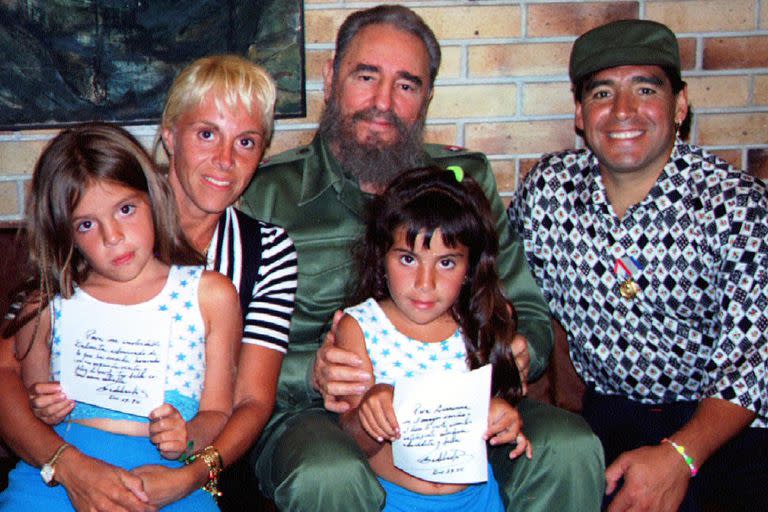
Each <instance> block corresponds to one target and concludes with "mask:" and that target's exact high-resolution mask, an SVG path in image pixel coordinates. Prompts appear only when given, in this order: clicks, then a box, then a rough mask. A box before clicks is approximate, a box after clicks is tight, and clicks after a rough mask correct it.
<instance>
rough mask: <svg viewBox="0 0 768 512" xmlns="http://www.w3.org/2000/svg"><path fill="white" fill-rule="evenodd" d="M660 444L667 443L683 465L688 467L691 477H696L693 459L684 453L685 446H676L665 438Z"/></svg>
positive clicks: (696, 470) (696, 471)
mask: <svg viewBox="0 0 768 512" xmlns="http://www.w3.org/2000/svg"><path fill="white" fill-rule="evenodd" d="M661 442H662V443H669V444H670V445H671V446H672V448H674V449H675V451H676V452H677V453H679V454H680V456H681V457H682V458H683V460H684V461H685V463H686V464H687V465H688V469H690V470H691V477H694V476H696V473H698V472H699V470H698V469H697V468H696V466H694V465H693V457H691V456H690V455H688V454H687V453H685V446H683V445H681V444H677V443H676V442H674V441H672V440H671V439H667V438H666V437H665V438H664V439H662V440H661Z"/></svg>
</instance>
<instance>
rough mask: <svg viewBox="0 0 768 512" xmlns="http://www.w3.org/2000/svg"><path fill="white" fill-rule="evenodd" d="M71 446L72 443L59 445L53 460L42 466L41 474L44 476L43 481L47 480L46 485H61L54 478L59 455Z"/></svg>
mask: <svg viewBox="0 0 768 512" xmlns="http://www.w3.org/2000/svg"><path fill="white" fill-rule="evenodd" d="M71 447H72V445H71V444H69V443H64V444H62V445H61V446H59V449H58V450H56V453H54V454H53V457H51V460H49V461H48V462H46V463H45V464H43V467H41V468H40V476H41V477H42V478H43V482H45V485H47V486H48V487H56V486H57V485H59V482H57V481H56V480H54V479H53V477H54V476H55V475H56V461H58V460H59V457H61V454H62V453H64V450H66V449H67V448H71Z"/></svg>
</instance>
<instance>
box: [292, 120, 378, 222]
mask: <svg viewBox="0 0 768 512" xmlns="http://www.w3.org/2000/svg"><path fill="white" fill-rule="evenodd" d="M312 150H314V152H315V154H316V155H317V158H308V159H306V161H305V166H304V175H303V178H302V183H301V200H300V203H299V206H302V205H304V204H306V203H309V202H311V201H314V200H315V199H317V198H318V197H319V196H320V195H321V194H323V193H325V192H326V191H327V190H328V189H329V188H333V190H334V192H335V195H336V197H337V198H338V200H339V201H340V202H341V203H342V204H344V205H345V206H346V207H347V208H349V209H350V210H351V211H352V212H353V213H355V214H356V215H357V216H358V217H361V218H363V217H364V215H365V205H366V203H367V202H368V200H369V199H370V195H369V194H365V193H363V192H362V191H361V190H360V185H359V184H358V182H357V180H356V179H355V178H352V177H351V176H349V174H347V173H346V172H345V171H344V169H343V168H342V166H341V164H340V163H339V161H338V160H336V157H335V156H333V152H332V151H331V148H330V145H329V143H328V141H326V140H324V139H323V138H322V137H320V135H319V134H316V135H315V138H314V139H313V140H312Z"/></svg>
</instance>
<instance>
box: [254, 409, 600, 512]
mask: <svg viewBox="0 0 768 512" xmlns="http://www.w3.org/2000/svg"><path fill="white" fill-rule="evenodd" d="M519 409H520V413H521V415H522V417H523V421H524V423H525V426H524V431H525V433H526V435H527V436H528V438H529V439H530V440H531V442H532V443H533V460H528V459H526V458H525V457H524V456H522V457H520V458H518V459H516V460H514V461H513V460H510V459H509V456H508V455H509V451H510V449H509V447H508V446H507V447H503V446H501V447H495V448H492V449H490V451H489V459H490V462H491V464H492V465H493V471H494V474H495V476H496V479H497V481H498V482H499V487H500V488H501V490H502V499H503V501H504V505H505V506H506V508H507V510H508V511H515V512H518V511H532V512H533V511H540V512H545V511H546V512H550V511H558V512H565V511H574V512H589V511H598V510H600V503H601V501H602V496H603V491H604V486H605V480H604V470H605V464H604V462H603V449H602V447H601V445H600V441H599V440H598V439H597V438H596V437H595V436H594V435H593V434H592V431H591V430H590V429H589V427H588V426H587V424H586V423H585V422H584V420H583V419H582V418H581V417H580V416H578V415H575V414H573V413H570V412H568V411H565V410H563V409H558V408H556V407H553V406H551V405H548V404H544V403H541V402H536V401H534V400H530V399H524V400H523V401H522V402H521V403H520V405H519ZM250 463H251V464H252V466H253V468H254V471H255V473H256V477H257V478H258V480H259V485H260V487H261V491H262V492H263V493H264V495H265V496H267V497H268V498H270V499H272V500H273V501H274V503H275V505H276V506H277V508H278V509H279V510H280V511H282V512H298V511H312V512H321V511H322V512H334V511H339V512H342V511H371V512H377V511H379V510H381V508H382V507H383V505H384V500H385V498H386V496H385V493H384V490H383V489H382V488H381V486H380V485H379V483H378V481H377V480H376V475H375V474H374V473H373V471H371V469H370V467H369V466H368V463H367V460H366V458H365V455H363V453H362V452H361V451H360V449H359V448H358V447H357V445H356V444H355V442H354V441H353V440H352V439H351V438H350V437H348V436H347V435H346V434H345V433H344V432H342V431H341V429H340V428H339V426H338V423H337V417H336V416H335V415H333V414H331V413H328V412H327V411H325V410H324V409H323V408H322V406H320V405H317V406H315V407H307V408H304V409H301V410H298V409H294V410H293V411H278V412H277V414H276V415H275V416H274V417H273V418H272V420H271V421H270V424H269V425H268V426H267V429H265V431H264V433H263V435H262V437H261V438H260V440H259V442H258V443H257V445H256V447H255V449H254V452H253V453H252V454H251V458H250Z"/></svg>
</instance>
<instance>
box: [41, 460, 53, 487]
mask: <svg viewBox="0 0 768 512" xmlns="http://www.w3.org/2000/svg"><path fill="white" fill-rule="evenodd" d="M53 474H54V470H53V466H51V465H50V464H44V465H43V467H42V468H40V476H41V477H43V482H45V483H46V484H48V485H51V483H53V482H54V480H53Z"/></svg>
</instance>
